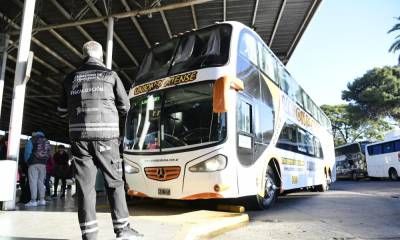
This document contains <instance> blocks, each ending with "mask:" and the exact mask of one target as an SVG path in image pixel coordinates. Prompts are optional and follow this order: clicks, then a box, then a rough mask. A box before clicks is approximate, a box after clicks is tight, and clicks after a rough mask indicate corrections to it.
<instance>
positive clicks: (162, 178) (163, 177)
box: [157, 167, 165, 180]
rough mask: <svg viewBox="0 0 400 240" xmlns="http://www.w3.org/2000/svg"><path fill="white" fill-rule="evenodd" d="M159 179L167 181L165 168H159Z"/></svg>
mask: <svg viewBox="0 0 400 240" xmlns="http://www.w3.org/2000/svg"><path fill="white" fill-rule="evenodd" d="M157 178H158V179H161V180H164V179H165V170H164V168H162V167H160V168H157Z"/></svg>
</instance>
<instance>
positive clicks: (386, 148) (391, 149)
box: [382, 142, 394, 153]
mask: <svg viewBox="0 0 400 240" xmlns="http://www.w3.org/2000/svg"><path fill="white" fill-rule="evenodd" d="M382 150H383V153H391V152H394V145H393V142H388V143H384V144H383V149H382Z"/></svg>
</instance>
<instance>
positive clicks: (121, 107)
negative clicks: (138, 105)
mask: <svg viewBox="0 0 400 240" xmlns="http://www.w3.org/2000/svg"><path fill="white" fill-rule="evenodd" d="M117 108H118V109H126V106H125V105H124V106H117Z"/></svg>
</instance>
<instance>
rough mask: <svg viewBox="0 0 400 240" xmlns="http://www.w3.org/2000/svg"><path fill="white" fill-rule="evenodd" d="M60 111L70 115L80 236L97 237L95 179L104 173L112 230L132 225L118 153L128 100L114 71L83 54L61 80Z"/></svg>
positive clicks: (86, 237)
mask: <svg viewBox="0 0 400 240" xmlns="http://www.w3.org/2000/svg"><path fill="white" fill-rule="evenodd" d="M63 87H64V89H63V96H62V97H61V101H60V106H59V107H58V111H59V113H60V114H61V115H63V114H64V115H65V116H66V115H67V114H68V116H69V136H70V140H71V152H72V155H73V159H74V164H73V165H74V173H75V178H76V184H77V197H78V217H79V223H80V228H81V231H82V239H96V237H97V231H98V225H97V220H96V191H95V181H96V172H97V168H98V169H99V170H100V171H101V172H102V173H103V175H104V180H105V184H106V189H107V195H108V199H109V202H110V205H111V216H112V220H113V225H114V232H115V233H116V234H117V235H118V233H121V232H123V231H125V230H127V229H130V227H129V222H128V216H129V212H128V208H127V205H126V199H125V192H124V182H123V181H122V178H121V173H120V172H118V169H119V168H120V164H121V161H120V155H119V142H118V137H119V135H120V133H119V116H118V115H126V113H127V111H128V110H129V100H128V96H127V94H126V92H125V89H124V86H123V84H122V82H121V80H120V79H119V77H118V75H117V74H116V73H115V72H113V71H111V70H110V69H107V68H106V67H105V66H104V64H103V63H102V62H101V61H99V60H97V59H96V58H87V59H86V61H85V63H84V64H83V65H82V66H81V67H80V68H78V69H77V70H76V71H74V72H72V73H70V74H69V75H68V76H67V77H66V78H65V80H64V85H63Z"/></svg>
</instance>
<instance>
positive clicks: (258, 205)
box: [249, 166, 279, 210]
mask: <svg viewBox="0 0 400 240" xmlns="http://www.w3.org/2000/svg"><path fill="white" fill-rule="evenodd" d="M277 184H278V177H277V175H276V173H275V172H274V170H272V168H271V167H270V166H268V168H267V171H266V173H265V190H264V191H265V192H264V197H262V196H260V195H256V196H254V197H253V199H252V200H253V201H250V202H251V203H250V205H249V207H250V208H251V209H258V210H263V209H268V208H270V207H271V206H272V205H273V204H274V203H275V202H276V200H277V198H278V194H279V187H278V186H277Z"/></svg>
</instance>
